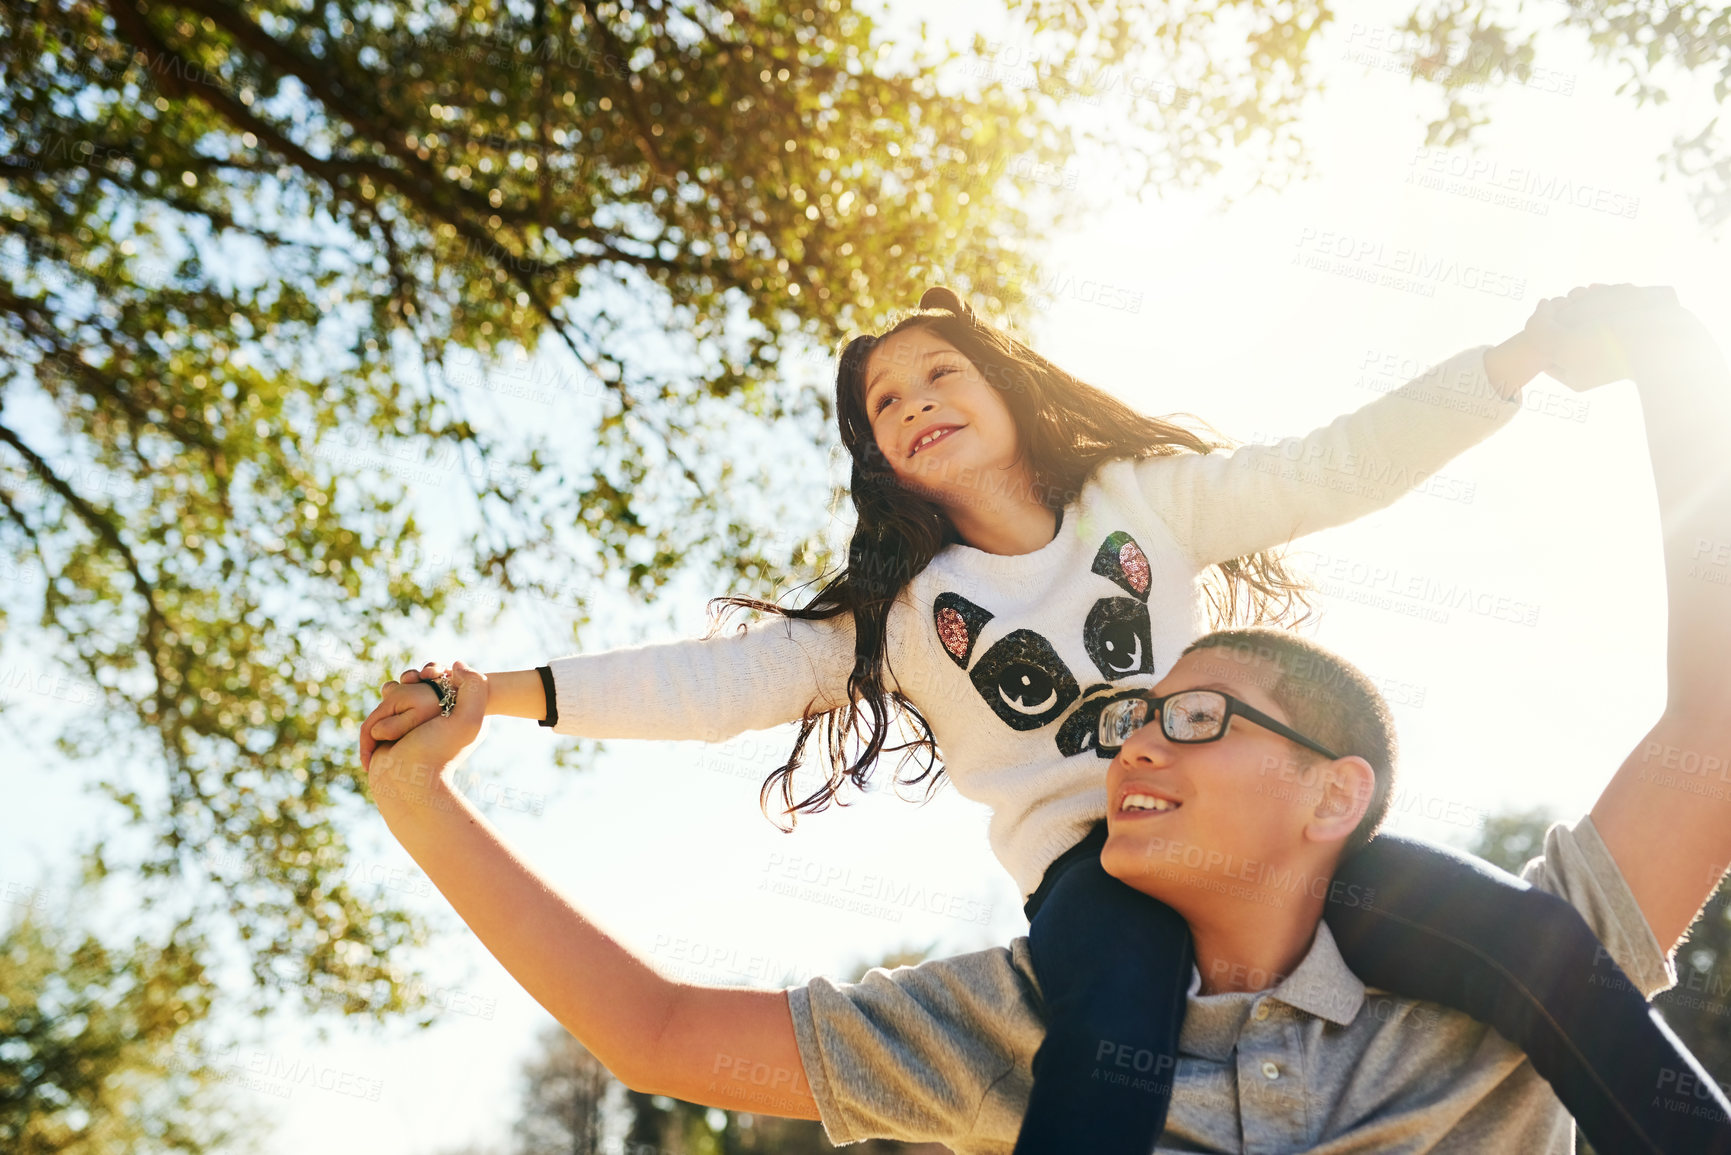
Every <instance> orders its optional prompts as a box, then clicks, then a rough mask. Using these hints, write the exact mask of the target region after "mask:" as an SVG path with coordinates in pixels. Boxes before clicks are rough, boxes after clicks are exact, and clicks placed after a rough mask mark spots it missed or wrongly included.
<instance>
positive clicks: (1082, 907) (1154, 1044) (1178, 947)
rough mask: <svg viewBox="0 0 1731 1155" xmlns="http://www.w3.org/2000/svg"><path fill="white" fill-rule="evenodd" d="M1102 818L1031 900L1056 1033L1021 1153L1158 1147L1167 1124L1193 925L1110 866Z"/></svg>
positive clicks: (1034, 942)
mask: <svg viewBox="0 0 1731 1155" xmlns="http://www.w3.org/2000/svg"><path fill="white" fill-rule="evenodd" d="M1105 841H1106V826H1105V823H1101V824H1100V825H1099V826H1098V827H1096V828H1095V830H1094V832H1093V833H1091V834H1090V835H1089V836H1088V837H1087V838H1086V839H1084V840H1083V841H1082V842H1080V843H1078V844H1077V845H1076V847H1074V848H1073V849H1072V850H1070V851H1068V852H1066V856H1065V858H1064V859H1060V860H1059V862H1057V863H1054V864H1053V867H1052V870H1051V871H1050V872H1049V874H1048V877H1047V879H1046V881H1045V882H1043V883H1042V884H1041V887H1040V889H1039V890H1038V891H1036V892H1035V894H1034V896H1033V898H1032V899H1031V900H1030V901H1029V903H1028V917H1029V919H1030V925H1029V929H1028V949H1029V953H1030V954H1031V955H1032V956H1033V962H1034V973H1035V975H1036V977H1037V978H1038V979H1039V981H1040V991H1041V994H1042V996H1043V998H1044V1002H1045V1015H1046V1038H1045V1041H1044V1042H1043V1043H1041V1044H1040V1049H1039V1050H1038V1051H1037V1052H1035V1054H1034V1089H1033V1093H1032V1094H1031V1095H1030V1096H1029V1099H1028V1111H1027V1114H1026V1115H1024V1116H1023V1118H1022V1130H1021V1134H1020V1135H1019V1136H1018V1138H1017V1139H1016V1149H1015V1155H1074V1153H1075V1152H1079V1151H1085V1152H1088V1155H1147V1153H1148V1152H1149V1151H1151V1150H1153V1148H1154V1142H1155V1140H1156V1139H1157V1138H1158V1137H1159V1135H1160V1132H1161V1131H1162V1130H1164V1129H1165V1126H1166V1107H1167V1104H1168V1103H1169V1102H1170V1101H1171V1097H1172V1078H1173V1075H1174V1073H1175V1071H1176V1068H1177V1061H1178V1031H1179V1028H1180V1027H1181V1026H1182V1025H1183V1023H1184V1001H1185V991H1186V990H1187V989H1188V988H1189V986H1190V972H1191V968H1192V962H1191V959H1192V955H1191V949H1190V928H1189V926H1188V925H1187V924H1186V923H1185V922H1184V920H1183V919H1182V918H1180V917H1179V916H1178V914H1177V912H1176V911H1174V910H1172V908H1170V907H1168V906H1167V905H1165V904H1164V903H1162V902H1160V901H1158V900H1156V899H1153V898H1149V897H1148V896H1147V895H1145V894H1143V893H1141V892H1140V891H1137V890H1134V889H1132V888H1131V887H1129V886H1126V885H1125V884H1124V883H1122V882H1119V881H1118V880H1117V879H1115V878H1113V877H1112V876H1111V875H1109V874H1107V873H1106V871H1105V870H1104V869H1103V868H1102V867H1101V866H1100V847H1101V846H1103V845H1104V844H1105Z"/></svg>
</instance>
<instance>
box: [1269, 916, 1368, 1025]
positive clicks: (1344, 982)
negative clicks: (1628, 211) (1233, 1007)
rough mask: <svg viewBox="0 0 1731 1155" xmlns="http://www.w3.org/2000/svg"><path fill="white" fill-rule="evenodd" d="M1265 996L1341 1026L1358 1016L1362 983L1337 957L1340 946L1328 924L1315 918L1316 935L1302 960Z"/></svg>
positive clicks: (1344, 961) (1362, 999)
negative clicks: (1336, 942)
mask: <svg viewBox="0 0 1731 1155" xmlns="http://www.w3.org/2000/svg"><path fill="white" fill-rule="evenodd" d="M1268 997H1269V998H1272V999H1278V1000H1280V1001H1281V1002H1283V1003H1285V1004H1286V1005H1287V1006H1289V1007H1292V1008H1293V1009H1294V1010H1300V1011H1303V1012H1304V1013H1306V1014H1309V1015H1315V1016H1316V1017H1317V1018H1319V1019H1327V1020H1328V1021H1329V1022H1331V1023H1335V1024H1337V1025H1339V1026H1343V1027H1344V1026H1346V1025H1347V1024H1348V1023H1350V1022H1352V1020H1353V1019H1355V1018H1357V1017H1358V1010H1359V1008H1360V1007H1362V1006H1363V1005H1364V983H1363V982H1361V981H1359V977H1358V976H1357V975H1355V974H1353V973H1352V968H1351V967H1349V966H1347V965H1346V960H1345V959H1343V958H1341V957H1340V948H1339V947H1338V946H1336V945H1335V942H1334V935H1333V934H1331V933H1329V929H1328V924H1327V923H1326V922H1321V921H1318V922H1317V924H1316V938H1315V939H1314V940H1313V941H1312V942H1311V944H1310V950H1309V951H1307V952H1305V955H1304V961H1302V962H1300V963H1299V964H1298V966H1297V967H1295V968H1294V969H1293V971H1292V973H1291V974H1289V975H1287V976H1286V979H1285V981H1283V982H1282V983H1280V985H1279V986H1277V987H1275V988H1274V989H1273V990H1272V991H1269V992H1268Z"/></svg>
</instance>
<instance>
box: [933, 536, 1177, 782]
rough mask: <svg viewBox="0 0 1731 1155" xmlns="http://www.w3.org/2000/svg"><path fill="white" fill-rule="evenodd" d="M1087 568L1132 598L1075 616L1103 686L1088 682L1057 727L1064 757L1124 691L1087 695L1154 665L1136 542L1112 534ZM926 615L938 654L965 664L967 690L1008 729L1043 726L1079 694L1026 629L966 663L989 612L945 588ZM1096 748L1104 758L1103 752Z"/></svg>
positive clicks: (1144, 568)
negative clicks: (1080, 617)
mask: <svg viewBox="0 0 1731 1155" xmlns="http://www.w3.org/2000/svg"><path fill="white" fill-rule="evenodd" d="M1090 568H1091V572H1093V573H1095V574H1098V575H1100V576H1101V577H1104V578H1106V579H1107V580H1109V581H1111V582H1112V583H1113V584H1114V585H1116V586H1118V587H1119V588H1120V589H1122V590H1124V591H1125V592H1126V593H1129V594H1131V595H1133V596H1131V597H1103V598H1100V599H1098V600H1097V601H1095V602H1094V604H1093V605H1092V606H1091V607H1090V608H1089V610H1088V613H1087V617H1086V618H1085V619H1084V621H1083V622H1082V648H1083V650H1084V651H1085V652H1086V653H1087V655H1088V658H1089V660H1090V661H1091V662H1093V664H1094V666H1095V669H1096V670H1097V671H1098V673H1099V674H1100V676H1101V677H1102V678H1104V679H1105V684H1104V685H1100V684H1096V685H1094V686H1091V687H1090V688H1089V690H1088V695H1087V701H1084V702H1083V704H1082V707H1081V709H1079V710H1078V711H1077V712H1076V713H1075V714H1073V715H1072V716H1071V717H1070V718H1069V720H1068V721H1066V722H1065V723H1064V725H1063V726H1061V727H1060V728H1059V731H1058V734H1057V736H1056V741H1057V745H1058V749H1059V751H1060V752H1061V753H1063V754H1064V755H1065V756H1069V755H1072V754H1079V753H1081V752H1083V751H1084V750H1086V749H1088V748H1089V747H1091V746H1093V744H1094V737H1095V734H1096V733H1097V732H1098V730H1099V719H1100V711H1101V709H1103V708H1104V707H1105V705H1106V703H1107V702H1109V701H1112V700H1114V699H1116V698H1119V697H1124V696H1125V695H1124V694H1122V693H1119V694H1112V695H1108V696H1105V697H1094V696H1093V695H1095V694H1096V693H1097V692H1098V691H1104V690H1110V689H1111V683H1113V682H1117V681H1120V680H1122V679H1124V678H1128V677H1132V676H1134V675H1137V674H1150V673H1152V672H1153V670H1154V656H1153V653H1152V642H1151V630H1150V627H1149V621H1148V605H1147V603H1148V586H1149V571H1148V559H1147V557H1146V556H1145V555H1144V554H1143V553H1142V549H1141V547H1140V546H1138V545H1137V544H1136V542H1135V539H1133V538H1132V537H1131V536H1130V535H1129V534H1127V533H1124V532H1121V531H1120V532H1117V533H1113V534H1111V535H1109V536H1108V537H1107V538H1106V539H1105V541H1103V542H1102V543H1101V545H1100V549H1099V551H1098V552H1097V553H1096V554H1095V555H1094V564H1093V565H1092V567H1090ZM1078 580H1085V579H1080V578H1079V579H1078ZM932 615H933V624H934V625H935V626H936V628H937V633H938V640H939V642H940V643H942V645H943V647H944V650H945V652H946V653H948V654H949V655H950V658H951V659H952V660H953V661H954V662H955V663H956V665H958V666H960V667H961V668H962V669H964V670H968V678H969V680H970V681H971V682H972V683H973V685H974V689H975V690H976V691H978V693H979V695H980V697H981V698H982V699H983V700H984V701H985V703H986V705H987V706H989V707H990V708H991V710H992V712H993V713H994V714H996V715H997V716H998V718H999V720H1001V721H1002V722H1003V723H1004V724H1005V725H1007V726H1009V727H1010V728H1011V729H1012V730H1017V731H1026V730H1037V729H1039V728H1040V727H1042V726H1045V725H1048V724H1050V723H1051V722H1053V721H1055V720H1057V719H1058V718H1059V717H1061V716H1062V715H1063V714H1064V712H1065V711H1066V710H1069V709H1070V707H1072V706H1073V705H1075V704H1076V702H1077V700H1078V699H1080V698H1083V697H1084V696H1085V695H1084V694H1083V691H1082V688H1081V685H1080V684H1079V683H1078V682H1077V680H1076V675H1075V674H1074V673H1072V672H1071V670H1070V668H1069V666H1068V665H1066V664H1065V662H1064V660H1063V659H1062V658H1060V657H1059V656H1058V652H1057V650H1056V649H1055V648H1054V647H1053V645H1052V644H1051V642H1049V641H1047V640H1046V638H1044V637H1043V636H1041V635H1040V634H1039V633H1037V632H1035V631H1034V630H1029V629H1018V630H1012V631H1011V632H1010V633H1008V634H1005V635H1004V636H1003V637H1001V638H999V639H998V640H997V641H996V642H993V643H992V644H991V645H990V646H989V647H987V649H986V651H985V653H983V654H981V655H980V657H979V660H978V661H977V662H972V659H973V656H974V647H975V644H976V643H977V642H978V641H979V639H980V635H981V633H982V632H983V631H984V630H985V627H986V624H987V623H988V622H990V621H991V620H992V618H993V617H994V616H995V615H993V614H992V612H991V611H990V610H987V609H985V608H984V607H982V606H979V605H976V604H974V603H973V602H971V601H969V600H968V599H967V598H965V597H963V596H962V595H960V594H957V593H949V592H946V593H941V594H939V595H938V596H937V598H936V600H935V601H934V602H933V606H932ZM970 662H972V668H971V669H969V665H970ZM1096 753H1097V754H1099V756H1100V757H1107V756H1108V755H1107V753H1106V752H1105V751H1100V750H1096Z"/></svg>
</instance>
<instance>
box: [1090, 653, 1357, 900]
mask: <svg viewBox="0 0 1731 1155" xmlns="http://www.w3.org/2000/svg"><path fill="white" fill-rule="evenodd" d="M1277 677H1278V670H1277V668H1276V667H1275V666H1274V664H1273V663H1266V662H1263V661H1262V660H1261V659H1253V660H1243V661H1241V660H1239V659H1238V657H1237V656H1236V655H1235V654H1233V653H1231V652H1230V651H1227V650H1218V649H1217V650H1197V651H1195V652H1194V653H1190V654H1186V655H1185V656H1184V657H1182V658H1180V659H1179V660H1178V662H1177V663H1176V664H1174V665H1173V667H1172V669H1171V670H1170V671H1169V672H1168V673H1167V675H1166V676H1165V677H1164V678H1162V679H1161V680H1160V683H1159V684H1158V685H1157V686H1155V687H1154V690H1153V692H1154V694H1155V695H1157V696H1159V695H1166V694H1170V693H1174V692H1176V691H1179V690H1200V689H1210V690H1221V691H1223V692H1225V693H1227V694H1230V695H1232V696H1233V697H1235V698H1237V699H1239V700H1240V701H1242V702H1244V703H1245V704H1246V705H1250V706H1254V707H1256V708H1257V709H1259V710H1262V711H1263V712H1264V713H1267V714H1269V715H1270V716H1272V717H1274V718H1276V719H1278V720H1279V721H1281V722H1284V723H1286V724H1287V725H1289V726H1290V725H1292V724H1293V722H1292V718H1291V717H1290V716H1289V715H1288V714H1287V713H1286V711H1285V710H1283V709H1282V708H1281V707H1280V705H1279V704H1278V703H1277V702H1276V701H1275V700H1274V698H1273V697H1272V696H1270V694H1269V693H1268V692H1267V690H1266V689H1264V687H1266V686H1272V685H1274V684H1275V681H1276V679H1277ZM1335 765H1336V764H1334V763H1331V762H1329V761H1328V760H1327V759H1326V758H1323V757H1321V756H1320V755H1315V756H1313V755H1312V754H1311V752H1310V751H1308V750H1306V749H1305V748H1304V747H1302V746H1300V745H1298V744H1297V743H1295V742H1292V741H1289V740H1288V739H1286V738H1283V737H1281V736H1280V735H1278V734H1275V733H1274V732H1272V731H1270V730H1266V729H1264V728H1263V727H1261V726H1259V725H1257V724H1256V723H1254V722H1250V721H1247V720H1246V719H1244V718H1241V717H1236V716H1235V717H1233V718H1232V719H1231V720H1230V721H1228V723H1227V727H1226V733H1225V734H1224V736H1222V737H1221V738H1220V739H1219V740H1217V741H1213V742H1203V743H1179V742H1173V741H1170V740H1169V739H1167V737H1166V735H1165V734H1164V733H1163V732H1162V731H1161V729H1160V720H1159V718H1158V717H1152V716H1151V717H1150V718H1149V719H1148V723H1147V724H1146V725H1144V726H1143V727H1142V728H1141V729H1139V730H1137V731H1136V732H1135V733H1133V734H1131V735H1130V738H1129V740H1128V741H1127V742H1125V743H1124V745H1123V747H1121V748H1120V749H1119V751H1118V754H1117V756H1116V757H1114V758H1113V759H1112V763H1111V765H1110V766H1109V767H1108V768H1107V771H1106V789H1107V797H1106V824H1107V832H1108V836H1107V840H1106V845H1105V848H1104V849H1103V850H1102V851H1101V854H1100V861H1101V863H1102V865H1103V866H1104V867H1105V869H1106V872H1107V873H1108V874H1111V875H1112V876H1113V877H1115V878H1118V879H1121V880H1122V881H1124V882H1126V883H1128V884H1129V885H1131V886H1133V887H1135V888H1136V889H1138V890H1140V891H1143V892H1144V893H1146V894H1150V895H1152V896H1154V897H1155V898H1158V899H1160V900H1161V901H1163V902H1165V903H1167V904H1168V905H1169V906H1172V907H1173V908H1174V909H1177V910H1179V911H1180V912H1181V913H1182V912H1183V911H1184V909H1185V907H1186V906H1193V905H1195V904H1196V903H1198V902H1209V901H1211V900H1217V899H1220V898H1237V899H1239V900H1240V901H1245V902H1251V903H1266V904H1268V905H1270V906H1285V905H1288V904H1289V903H1290V902H1291V901H1292V900H1293V899H1294V898H1297V897H1301V896H1302V894H1303V893H1305V892H1307V891H1309V890H1318V891H1323V892H1325V891H1326V887H1327V875H1329V874H1332V871H1333V861H1334V860H1335V859H1337V858H1338V850H1339V845H1338V844H1335V845H1332V846H1331V845H1329V843H1330V841H1331V839H1332V836H1333V835H1334V833H1335V832H1336V828H1337V827H1339V826H1340V825H1341V824H1342V822H1343V821H1344V818H1343V816H1342V815H1341V814H1340V813H1339V811H1338V806H1339V804H1340V800H1339V798H1338V797H1337V795H1338V794H1339V791H1330V790H1329V789H1328V788H1327V785H1328V783H1330V782H1331V781H1334V780H1335V778H1336V775H1335ZM1133 795H1144V796H1150V797H1153V798H1157V799H1163V800H1164V801H1165V802H1166V803H1169V804H1172V805H1171V806H1170V808H1168V809H1164V810H1142V809H1126V808H1125V801H1126V799H1128V798H1130V797H1131V796H1133ZM1319 816H1322V821H1321V822H1319ZM1354 825H1356V822H1355V823H1354ZM1350 828H1351V827H1350V826H1348V827H1347V828H1346V829H1347V830H1350ZM1319 833H1321V834H1323V835H1324V837H1321V838H1319V837H1318V834H1319ZM1319 864H1320V865H1319ZM1319 872H1320V873H1323V875H1324V877H1323V878H1322V879H1320V880H1317V879H1314V878H1311V877H1310V876H1311V875H1314V874H1317V873H1319Z"/></svg>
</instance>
